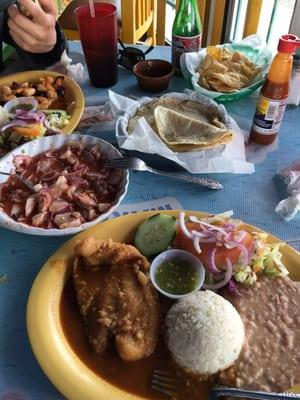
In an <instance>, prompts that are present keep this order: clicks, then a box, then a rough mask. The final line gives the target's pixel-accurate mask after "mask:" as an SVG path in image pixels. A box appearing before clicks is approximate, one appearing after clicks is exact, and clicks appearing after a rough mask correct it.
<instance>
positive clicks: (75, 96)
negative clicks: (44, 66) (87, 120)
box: [0, 71, 84, 133]
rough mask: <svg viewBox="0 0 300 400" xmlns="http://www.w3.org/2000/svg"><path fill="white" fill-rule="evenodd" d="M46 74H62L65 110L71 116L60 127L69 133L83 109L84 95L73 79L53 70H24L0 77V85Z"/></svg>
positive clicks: (27, 80)
mask: <svg viewBox="0 0 300 400" xmlns="http://www.w3.org/2000/svg"><path fill="white" fill-rule="evenodd" d="M46 76H53V77H54V78H56V77H57V76H64V83H63V86H64V87H65V88H66V92H65V99H66V104H67V107H68V109H67V111H68V113H69V114H70V115H71V118H70V122H69V124H68V125H67V126H65V127H64V128H63V129H62V132H63V133H71V132H73V130H74V129H75V128H76V126H77V125H78V123H79V121H80V119H81V116H82V113H83V109H84V95H83V93H82V90H81V88H80V86H79V85H78V84H77V83H76V82H75V81H74V80H73V79H70V78H69V77H67V76H66V75H64V74H59V73H58V72H54V71H24V72H18V73H16V74H11V75H6V76H3V77H1V78H0V85H11V84H12V82H18V83H21V82H35V81H37V80H38V79H39V78H43V77H46Z"/></svg>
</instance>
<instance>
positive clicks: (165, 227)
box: [134, 214, 176, 257]
mask: <svg viewBox="0 0 300 400" xmlns="http://www.w3.org/2000/svg"><path fill="white" fill-rule="evenodd" d="M175 234H176V217H174V216H173V215H167V214H155V215H152V217H150V218H148V219H146V221H144V222H143V223H142V224H141V225H140V226H139V227H138V229H137V231H136V232H135V236H134V245H135V247H137V248H138V250H139V251H140V252H141V253H142V254H144V256H146V257H150V256H155V255H156V254H158V253H161V252H162V251H164V250H166V249H167V248H168V246H169V245H170V243H171V242H172V240H173V239H174V237H175Z"/></svg>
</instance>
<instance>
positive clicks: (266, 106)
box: [253, 95, 287, 135]
mask: <svg viewBox="0 0 300 400" xmlns="http://www.w3.org/2000/svg"><path fill="white" fill-rule="evenodd" d="M286 103H287V98H286V99H281V100H273V99H269V98H267V97H264V96H263V95H260V96H259V98H258V101H257V106H256V111H255V116H254V120H253V129H254V130H255V132H257V133H260V134H261V135H274V134H275V133H277V132H278V131H279V127H280V124H281V120H282V117H283V113H284V111H285V107H286Z"/></svg>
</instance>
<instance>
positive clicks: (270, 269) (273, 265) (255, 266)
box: [233, 232, 289, 285]
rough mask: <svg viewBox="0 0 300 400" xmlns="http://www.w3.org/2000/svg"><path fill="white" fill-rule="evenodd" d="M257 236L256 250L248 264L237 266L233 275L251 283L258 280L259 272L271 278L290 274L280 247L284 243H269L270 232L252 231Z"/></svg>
mask: <svg viewBox="0 0 300 400" xmlns="http://www.w3.org/2000/svg"><path fill="white" fill-rule="evenodd" d="M252 236H253V237H254V238H255V250H254V252H253V255H252V257H251V260H250V262H249V264H248V265H242V264H238V265H237V266H235V269H234V272H233V275H234V279H235V280H236V281H237V282H241V283H245V284H250V285H252V284H253V283H255V282H256V279H257V274H263V275H266V276H268V277H269V278H274V277H277V276H284V275H288V273H289V272H288V270H287V269H286V267H285V265H284V264H283V262H282V260H281V257H282V254H281V252H280V247H281V246H282V245H283V243H275V244H271V243H267V238H268V234H267V233H259V232H252Z"/></svg>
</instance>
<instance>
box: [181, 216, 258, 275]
mask: <svg viewBox="0 0 300 400" xmlns="http://www.w3.org/2000/svg"><path fill="white" fill-rule="evenodd" d="M186 226H187V228H188V230H189V231H191V230H195V231H201V227H200V225H199V224H197V223H195V222H186ZM176 242H177V245H178V247H180V248H181V249H183V250H186V251H189V252H190V253H193V254H194V255H195V256H196V257H198V258H199V259H200V261H201V262H202V264H203V265H204V266H207V265H208V254H209V250H210V249H211V248H213V247H215V244H214V243H201V250H202V251H201V253H200V254H198V253H197V252H196V250H195V248H194V245H193V242H192V240H191V239H189V238H188V237H186V236H185V235H184V234H183V232H182V231H181V229H180V228H177V232H176ZM241 243H242V244H243V245H245V246H246V247H247V248H248V249H250V248H251V247H252V246H253V244H254V239H253V237H252V236H251V234H250V233H248V232H247V233H246V235H245V236H244V238H243V240H242V241H241ZM240 253H241V250H240V249H239V248H237V247H234V248H233V249H227V248H226V247H225V246H217V250H216V253H215V264H216V266H217V267H219V268H222V267H226V257H228V258H229V259H230V260H231V262H232V263H233V264H235V263H236V262H237V261H238V260H239V257H240Z"/></svg>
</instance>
